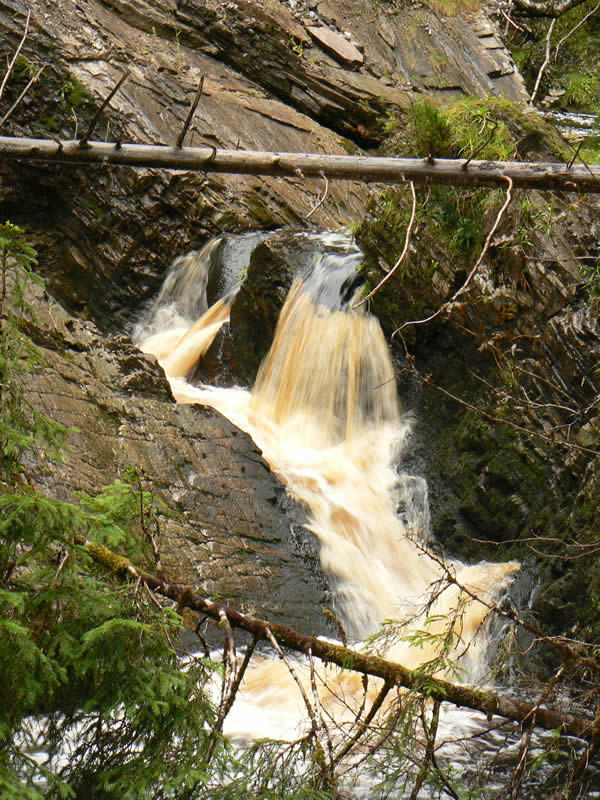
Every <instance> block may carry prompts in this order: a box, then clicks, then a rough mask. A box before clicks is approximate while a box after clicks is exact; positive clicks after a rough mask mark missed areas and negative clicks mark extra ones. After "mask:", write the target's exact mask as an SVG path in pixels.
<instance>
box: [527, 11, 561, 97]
mask: <svg viewBox="0 0 600 800" xmlns="http://www.w3.org/2000/svg"><path fill="white" fill-rule="evenodd" d="M555 25H556V17H555V18H554V19H553V20H552V22H551V23H550V27H549V28H548V33H547V34H546V57H545V59H544V63H543V64H542V66H541V67H540V70H539V72H538V74H537V78H536V81H535V86H534V87H533V92H532V94H531V97H530V98H529V105H533V103H534V101H535V98H536V95H537V93H538V89H539V88H540V83H541V80H542V75H543V74H544V72H545V71H546V67H547V66H548V64H549V63H550V39H551V37H552V32H553V31H554V26H555Z"/></svg>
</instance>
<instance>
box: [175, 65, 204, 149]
mask: <svg viewBox="0 0 600 800" xmlns="http://www.w3.org/2000/svg"><path fill="white" fill-rule="evenodd" d="M203 89H204V75H203V76H202V77H201V78H200V83H199V84H198V90H197V91H196V96H195V97H194V100H193V102H192V105H191V106H190V110H189V111H188V115H187V117H186V120H185V122H184V123H183V129H182V131H181V133H180V134H179V138H178V139H177V144H176V145H175V147H176V148H177V149H178V150H181V148H182V147H183V140H184V139H185V135H186V133H187V130H188V128H189V127H190V123H191V121H192V119H193V118H194V114H195V113H196V109H197V108H198V103H199V102H200V98H201V97H202V90H203Z"/></svg>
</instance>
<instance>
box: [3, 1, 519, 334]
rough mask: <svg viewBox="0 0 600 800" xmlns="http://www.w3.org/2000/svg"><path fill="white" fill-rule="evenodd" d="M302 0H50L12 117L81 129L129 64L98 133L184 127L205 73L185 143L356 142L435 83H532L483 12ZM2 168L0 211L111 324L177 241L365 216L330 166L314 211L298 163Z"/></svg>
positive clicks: (145, 134) (372, 139)
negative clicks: (237, 172) (32, 73)
mask: <svg viewBox="0 0 600 800" xmlns="http://www.w3.org/2000/svg"><path fill="white" fill-rule="evenodd" d="M293 5H294V9H295V12H294V13H292V12H291V11H290V8H289V6H288V4H287V3H285V2H283V1H282V0H264V1H263V2H252V3H250V2H244V1H243V0H239V1H238V0H235V1H234V0H230V1H229V2H228V3H227V4H225V5H224V4H223V3H222V2H221V1H220V0H208V1H206V0H202V2H200V1H199V0H179V2H173V0H152V1H151V2H145V1H144V0H107V2H100V0H82V2H81V3H79V4H78V5H77V6H76V8H75V10H74V9H73V4H72V3H71V0H39V2H37V3H36V5H35V8H34V9H33V17H32V33H31V34H30V36H29V38H28V41H27V43H26V45H25V47H24V50H23V55H24V58H25V59H27V60H28V61H26V62H25V65H24V68H25V72H24V73H23V75H22V76H21V77H20V78H19V80H17V81H15V82H14V84H13V83H11V84H10V85H9V87H8V88H7V92H6V94H5V99H6V101H7V103H8V102H12V100H13V99H16V96H17V94H18V92H19V91H20V89H21V84H23V85H24V84H25V82H26V79H27V75H26V71H27V70H26V64H27V63H37V62H40V61H43V62H45V63H47V64H48V66H47V67H46V69H45V72H44V75H43V77H42V78H41V79H40V81H38V83H37V84H36V86H35V87H34V89H33V91H32V92H31V93H30V95H28V97H27V99H26V102H25V103H24V105H23V106H22V107H21V110H20V112H19V113H18V114H16V115H13V116H12V117H11V118H10V120H9V122H8V123H7V125H6V127H5V132H6V133H15V134H18V133H22V132H27V133H28V134H33V135H37V136H46V135H52V136H61V137H65V138H71V137H77V136H78V135H79V136H80V135H81V134H82V132H83V131H84V130H85V129H86V128H87V125H88V124H89V122H90V119H91V117H92V115H93V111H94V109H95V108H96V106H97V104H98V101H99V99H100V98H102V97H105V96H106V95H107V94H108V93H109V91H110V89H111V88H112V87H113V86H114V84H115V83H116V81H117V79H118V77H119V76H120V74H121V72H122V70H123V69H125V68H127V69H129V70H130V77H129V79H128V80H127V82H126V83H125V84H124V85H123V86H122V87H121V89H120V90H119V92H118V93H117V95H116V96H115V97H114V98H113V100H112V102H111V110H110V111H109V112H107V114H105V115H103V116H102V117H101V119H100V121H99V122H98V124H97V126H96V129H95V131H94V136H96V137H97V138H105V137H107V138H111V139H113V138H114V139H127V140H130V141H137V142H149V143H156V144H158V143H161V144H169V143H170V144H174V143H175V141H176V140H177V136H178V133H179V131H180V130H181V129H182V127H183V122H184V119H185V117H186V115H187V112H188V109H189V106H190V104H191V102H192V99H193V97H194V95H195V92H196V89H197V86H198V84H199V81H200V79H201V78H202V77H204V90H203V96H202V99H201V101H200V104H199V106H198V109H197V111H196V114H195V118H194V122H193V124H192V125H191V127H190V131H189V134H188V137H187V143H191V142H193V143H194V144H196V145H199V144H209V145H211V144H215V145H219V146H221V147H230V148H231V147H233V148H235V147H237V146H239V147H241V148H248V149H256V150H275V151H277V150H281V151H305V152H317V153H318V152H327V153H332V154H335V153H345V152H349V151H350V152H356V151H357V145H367V146H368V145H374V144H376V143H377V142H378V141H379V140H380V138H381V136H382V129H381V122H380V121H381V120H385V118H386V117H387V115H389V114H394V113H398V112H399V111H401V110H402V109H403V108H406V107H408V106H410V104H411V103H412V102H413V99H414V97H416V96H417V97H418V96H419V93H421V92H423V91H424V90H426V91H428V92H433V93H434V94H437V95H439V96H440V98H441V99H444V98H450V97H453V96H456V95H460V94H464V93H476V94H482V93H488V92H490V93H503V94H507V95H509V96H510V97H512V98H523V97H524V89H523V84H522V81H521V79H520V76H519V75H518V73H517V72H516V71H515V69H514V67H513V66H512V65H511V63H510V61H509V58H508V56H507V54H506V52H505V51H504V50H499V49H497V48H496V46H495V45H496V42H495V40H494V41H493V42H492V38H493V37H492V34H491V32H492V28H491V27H490V25H489V22H487V21H486V18H485V15H484V14H483V12H478V13H477V14H475V15H473V16H472V18H471V17H469V18H468V20H467V21H468V23H469V24H465V18H464V17H462V16H461V17H456V18H448V19H445V20H442V19H438V17H436V15H435V14H433V13H432V12H431V11H429V10H427V9H425V8H421V7H420V8H411V7H406V6H404V5H402V6H401V5H400V4H396V3H386V5H385V8H384V7H383V6H379V7H378V8H377V9H374V8H373V7H372V5H371V3H370V2H369V0H348V2H344V3H338V2H335V3H329V2H321V3H319V4H318V6H317V7H316V9H315V8H310V7H309V6H304V5H302V4H300V5H299V4H297V3H295V4H293ZM313 5H314V4H313ZM0 13H3V14H4V16H3V24H4V26H5V28H6V30H7V34H8V35H7V38H6V39H5V44H4V47H5V48H6V51H7V54H8V53H10V52H12V47H13V46H16V43H17V42H18V40H19V39H20V36H21V33H22V29H23V26H24V19H25V14H26V8H25V3H24V2H23V0H4V2H0ZM309 28H318V29H319V30H321V31H323V30H327V31H328V33H327V37H328V39H329V40H332V38H333V39H334V40H335V41H337V42H338V44H339V43H340V42H341V41H344V42H346V43H347V45H348V47H347V49H348V51H349V52H354V51H355V50H356V52H360V55H361V57H363V62H362V63H360V64H359V63H358V56H356V55H355V56H354V61H353V63H352V68H350V67H348V66H347V65H342V64H340V60H339V58H340V56H339V52H341V51H340V50H339V47H338V59H337V60H336V58H334V57H332V56H331V55H330V53H328V52H326V50H325V49H323V46H322V45H320V44H319V43H318V41H317V40H316V39H313V38H312V37H311V36H310V35H309V32H308V29H309ZM346 34H348V35H349V37H350V39H349V40H348V39H347V38H346ZM491 44H494V47H492V48H491V49H490V46H491ZM340 46H341V45H340ZM350 48H351V50H350ZM357 48H358V49H357ZM330 52H331V49H330ZM363 54H364V56H363ZM348 57H349V56H346V58H348ZM1 169H2V172H1V178H2V190H1V192H0V204H1V206H2V211H3V213H4V215H5V216H7V217H9V218H11V219H13V220H14V221H15V222H16V223H22V224H23V225H25V226H27V227H28V229H29V230H30V231H31V232H32V236H33V238H34V239H35V244H36V246H37V248H38V250H39V252H40V255H41V259H40V260H41V263H42V264H43V265H44V269H45V270H46V273H47V277H48V281H49V287H50V289H51V290H52V291H53V292H54V293H55V294H56V295H57V296H58V297H59V298H60V299H61V301H62V302H64V303H66V304H67V305H68V306H69V307H70V308H71V309H72V310H74V311H76V312H77V313H78V314H79V315H84V316H88V317H90V318H92V319H93V320H95V321H96V322H97V323H98V324H100V326H101V328H102V329H103V330H110V331H119V330H120V331H122V330H123V328H124V325H126V324H127V323H128V322H130V321H131V319H132V317H133V315H134V313H135V312H134V309H137V307H138V306H139V303H140V302H143V301H144V300H145V299H148V298H150V297H151V296H152V294H153V293H154V292H155V291H156V290H157V288H158V286H159V285H160V279H161V276H162V275H163V274H164V271H165V269H166V267H167V266H168V264H170V263H171V261H172V260H173V259H174V258H175V257H176V256H177V255H180V254H181V253H182V252H184V251H185V250H186V249H192V248H197V247H198V246H199V245H200V244H202V243H203V242H205V241H206V240H207V239H208V238H209V237H210V236H212V235H215V234H217V233H221V232H223V231H234V232H239V231H243V230H250V229H256V228H274V227H280V226H290V225H292V226H299V227H307V226H308V225H310V226H314V227H315V228H321V229H338V228H340V227H341V226H347V225H349V224H350V223H351V222H352V221H354V220H356V219H359V218H360V216H361V214H362V213H363V210H364V207H365V203H366V200H367V197H368V189H367V188H365V187H364V186H362V185H356V184H352V183H347V182H337V181H336V182H332V183H331V185H330V186H329V188H328V193H327V197H326V200H325V202H324V203H323V204H322V205H321V206H320V207H319V208H318V209H317V210H316V211H315V212H314V213H313V214H312V215H311V217H310V222H309V223H307V222H306V217H307V215H308V214H309V213H310V211H311V210H312V209H313V208H314V207H315V206H316V205H317V202H318V200H319V198H320V196H321V195H322V192H323V186H322V183H321V182H320V181H307V180H305V179H304V178H303V177H302V176H301V175H299V176H298V178H297V179H286V180H280V179H269V178H264V179H261V178H254V177H252V176H233V175H229V176H215V175H212V176H210V177H208V176H202V175H201V174H190V173H177V172H172V171H165V170H156V171H154V170H132V169H111V170H104V169H101V168H99V169H94V170H89V169H74V168H68V169H64V168H60V167H57V166H54V167H41V166H36V167H34V168H29V167H26V166H22V167H17V166H14V165H2V167H1ZM40 187H42V188H43V191H40Z"/></svg>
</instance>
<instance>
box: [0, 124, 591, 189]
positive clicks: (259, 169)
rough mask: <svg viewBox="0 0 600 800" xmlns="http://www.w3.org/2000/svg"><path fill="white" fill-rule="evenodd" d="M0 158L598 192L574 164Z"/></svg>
mask: <svg viewBox="0 0 600 800" xmlns="http://www.w3.org/2000/svg"><path fill="white" fill-rule="evenodd" d="M0 157H1V158H2V159H4V160H33V161H47V162H50V163H60V164H78V165H89V164H105V165H122V166H129V167H154V168H164V169H177V170H192V171H193V170H195V171H199V172H216V173H228V174H232V173H233V174H239V175H273V176H276V177H292V178H293V177H296V176H297V175H299V174H300V175H302V176H303V177H306V178H323V176H327V177H328V179H329V180H331V179H333V178H335V179H337V180H350V181H360V182H364V183H372V182H378V183H409V182H410V181H414V182H415V184H425V185H429V184H431V183H436V184H437V183H439V184H449V185H452V186H492V187H500V188H506V184H507V181H509V180H510V181H512V185H513V186H514V187H515V188H520V189H540V190H549V191H564V192H580V191H581V192H583V191H585V192H590V193H600V166H596V165H594V166H588V165H581V166H579V165H577V166H574V167H572V168H571V169H568V168H567V165H566V164H561V163H556V162H525V161H471V163H470V164H469V165H468V166H467V167H464V160H463V159H449V158H446V159H442V158H438V159H434V158H426V159H422V158H392V157H389V158H388V157H374V156H347V155H323V154H318V153H269V152H262V151H254V150H218V149H217V148H215V147H182V148H177V147H167V146H163V145H145V144H125V143H121V142H116V143H111V142H88V143H87V146H86V147H80V146H79V142H78V141H57V140H55V139H27V138H19V137H9V136H0Z"/></svg>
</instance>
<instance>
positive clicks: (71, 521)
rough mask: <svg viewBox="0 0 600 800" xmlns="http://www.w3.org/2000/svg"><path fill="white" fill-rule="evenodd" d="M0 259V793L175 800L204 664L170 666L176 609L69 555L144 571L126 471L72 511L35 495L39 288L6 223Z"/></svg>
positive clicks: (135, 482) (191, 780)
mask: <svg viewBox="0 0 600 800" xmlns="http://www.w3.org/2000/svg"><path fill="white" fill-rule="evenodd" d="M0 263H1V268H2V275H1V278H0V280H1V288H0V291H1V295H0V381H1V383H0V488H1V491H2V494H1V496H0V675H1V676H2V679H1V680H0V798H2V800H4V798H6V799H7V800H8V798H11V799H14V800H16V799H17V798H23V799H25V798H27V799H28V800H30V799H31V800H33V798H43V797H65V798H68V797H73V798H75V797H86V798H112V797H117V796H118V797H120V798H142V797H143V798H149V797H157V798H158V797H161V798H162V797H164V798H168V797H184V796H186V792H188V791H189V790H190V789H191V788H192V787H194V786H196V785H201V784H202V782H203V781H204V777H205V776H204V772H203V769H202V764H203V761H204V758H203V756H204V752H205V749H206V747H207V740H208V731H209V728H210V725H211V722H212V721H213V709H212V706H211V704H210V702H209V700H208V698H207V693H206V691H205V686H206V682H207V680H208V679H209V677H210V675H211V671H212V665H211V662H209V661H205V660H193V659H192V660H191V661H189V663H187V664H186V668H185V669H182V654H181V652H180V651H179V649H178V646H177V642H178V636H179V631H180V628H181V620H180V618H179V616H178V615H176V614H175V613H174V612H173V611H171V610H169V609H161V608H160V607H157V605H156V604H155V603H154V602H153V600H152V598H151V597H149V595H148V593H147V592H146V591H141V590H138V591H137V592H135V591H134V590H133V589H132V587H131V586H125V587H124V586H123V585H122V584H121V583H118V582H116V580H114V579H112V578H111V577H110V576H107V575H106V573H105V572H103V571H102V570H101V569H100V568H99V567H98V566H97V565H96V564H95V563H94V562H93V560H92V558H91V556H90V555H89V553H88V551H87V549H86V548H85V547H84V546H83V542H84V541H85V539H87V538H88V537H89V538H90V539H93V540H94V541H95V542H98V543H102V544H106V545H109V546H111V547H114V548H117V549H118V550H119V552H123V553H126V554H127V555H128V556H130V557H132V558H135V559H136V560H137V562H138V563H148V560H149V559H148V556H149V555H151V548H150V545H149V542H148V541H147V537H146V535H145V534H146V532H147V530H148V529H149V528H148V527H147V526H148V525H149V524H150V521H151V519H152V518H153V517H154V516H155V515H156V513H157V512H158V510H159V508H158V506H157V503H156V501H155V500H154V498H152V496H151V495H150V494H149V493H148V492H145V491H143V490H142V487H141V485H140V481H139V477H138V476H137V474H136V473H135V471H134V470H131V471H130V472H128V473H127V474H126V475H125V476H122V478H120V479H118V480H116V481H115V482H114V483H113V484H112V485H110V486H108V487H106V488H105V489H104V490H103V491H101V492H100V493H99V494H98V495H97V496H96V497H87V496H82V497H80V498H79V500H78V503H77V504H73V503H66V502H62V501H60V500H58V499H56V498H54V497H48V496H46V495H45V494H43V493H42V492H40V491H38V490H37V489H36V488H35V487H34V484H33V481H32V479H31V477H30V475H29V474H28V470H27V464H30V463H32V459H33V458H35V457H39V456H40V455H44V456H45V458H46V460H48V459H51V458H57V457H60V453H61V447H62V445H63V444H64V442H65V439H66V436H67V435H68V431H67V429H65V428H64V427H63V426H61V425H59V424H57V423H55V422H53V421H52V420H50V419H48V418H46V417H44V416H43V415H41V414H39V413H38V412H37V411H36V410H35V409H34V408H33V406H32V405H31V404H30V403H29V402H28V401H27V398H26V396H25V393H24V389H23V386H22V382H21V379H22V378H23V376H24V375H25V373H27V372H31V371H32V370H34V371H35V369H38V368H39V367H40V365H42V364H43V358H42V354H41V352H40V351H39V350H38V349H37V348H36V347H35V346H34V345H32V343H31V341H30V340H29V339H28V337H27V336H26V335H25V333H24V330H25V329H26V326H27V324H28V323H29V322H30V321H31V320H32V319H33V308H32V307H31V303H30V301H29V299H28V297H29V295H28V286H29V284H30V283H31V282H36V283H39V282H40V280H39V278H38V277H36V276H35V275H34V274H33V273H32V267H33V266H34V265H35V252H34V251H33V250H32V249H31V248H30V247H28V246H27V244H26V242H25V239H24V234H23V232H22V231H21V230H20V229H19V228H17V227H16V226H14V225H11V224H10V223H6V224H5V225H3V226H1V227H0ZM219 752H220V751H219ZM215 764H216V766H217V768H218V759H215Z"/></svg>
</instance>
